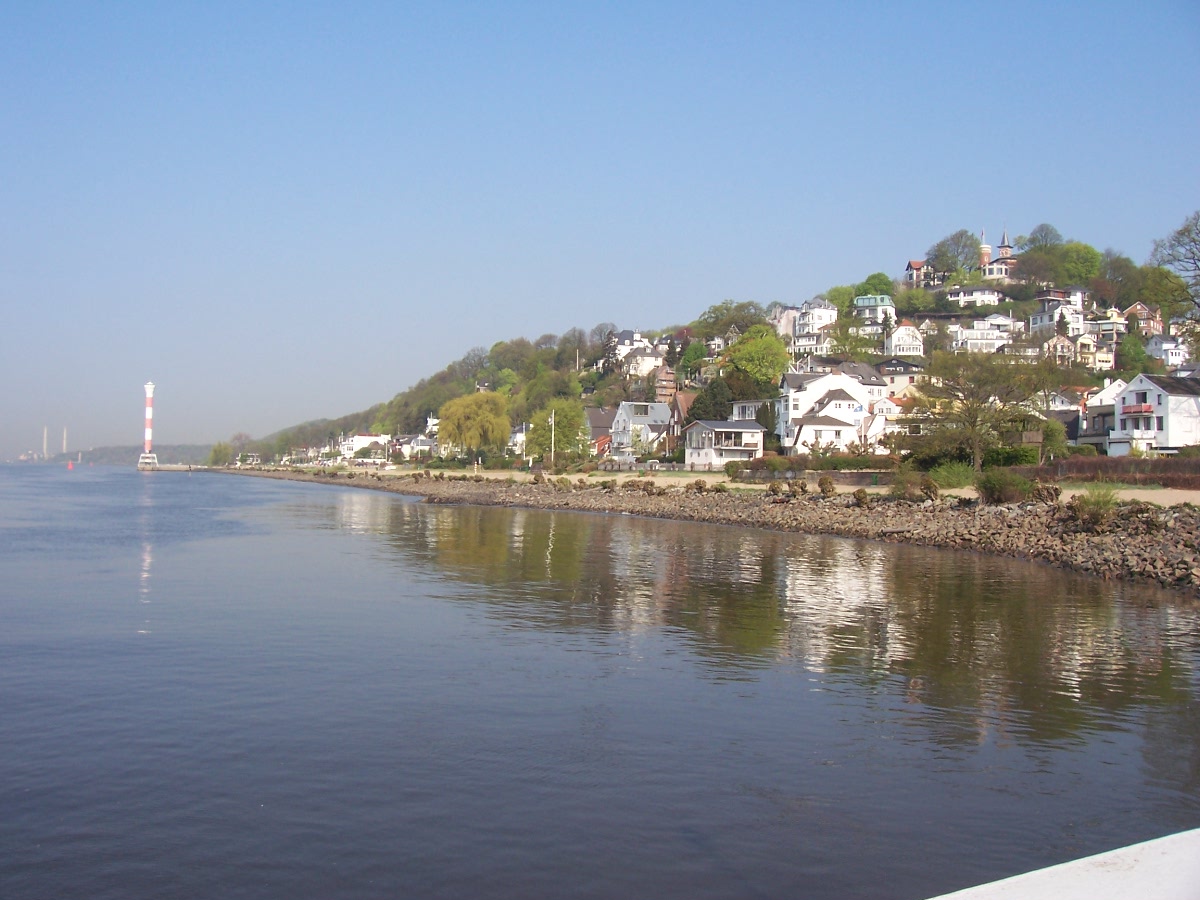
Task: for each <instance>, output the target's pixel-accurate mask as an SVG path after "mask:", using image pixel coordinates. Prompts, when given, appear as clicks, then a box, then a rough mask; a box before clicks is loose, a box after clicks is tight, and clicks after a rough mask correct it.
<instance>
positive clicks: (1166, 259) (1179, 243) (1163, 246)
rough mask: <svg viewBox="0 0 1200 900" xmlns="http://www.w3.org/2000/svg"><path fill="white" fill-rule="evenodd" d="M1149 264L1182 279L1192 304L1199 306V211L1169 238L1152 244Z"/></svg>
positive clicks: (1188, 218)
mask: <svg viewBox="0 0 1200 900" xmlns="http://www.w3.org/2000/svg"><path fill="white" fill-rule="evenodd" d="M1150 262H1151V263H1153V264H1154V265H1156V266H1162V267H1163V268H1166V269H1170V270H1171V271H1172V272H1174V273H1175V274H1176V275H1178V276H1179V277H1180V278H1182V279H1183V281H1184V283H1185V284H1186V285H1187V288H1188V293H1189V295H1190V296H1191V299H1192V302H1193V303H1195V304H1197V305H1200V210H1198V211H1196V212H1194V213H1192V214H1191V215H1190V216H1188V217H1187V218H1186V219H1185V220H1184V222H1183V224H1182V225H1180V226H1179V228H1177V229H1175V231H1173V232H1172V233H1171V234H1170V235H1169V236H1167V237H1165V238H1163V239H1162V240H1160V241H1155V242H1154V251H1153V252H1152V253H1151V254H1150Z"/></svg>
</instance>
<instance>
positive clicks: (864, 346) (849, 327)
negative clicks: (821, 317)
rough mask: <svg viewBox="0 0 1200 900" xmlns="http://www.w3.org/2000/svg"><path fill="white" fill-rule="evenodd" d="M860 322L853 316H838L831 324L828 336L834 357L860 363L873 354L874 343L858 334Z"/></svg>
mask: <svg viewBox="0 0 1200 900" xmlns="http://www.w3.org/2000/svg"><path fill="white" fill-rule="evenodd" d="M861 322H862V320H861V319H859V318H857V317H854V316H838V320H837V321H836V322H834V323H833V328H832V329H831V331H830V336H831V337H832V338H833V354H834V356H842V357H845V358H847V359H853V360H855V361H857V362H861V361H862V360H864V359H866V358H867V356H868V355H869V354H870V353H872V352H874V350H875V341H873V340H872V339H871V338H869V337H867V336H866V335H863V334H861V333H860V332H859V330H858V326H859V325H860V324H861Z"/></svg>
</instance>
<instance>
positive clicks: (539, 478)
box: [533, 472, 546, 484]
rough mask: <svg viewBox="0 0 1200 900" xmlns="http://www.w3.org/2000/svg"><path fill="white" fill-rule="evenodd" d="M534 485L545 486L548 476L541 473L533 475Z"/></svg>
mask: <svg viewBox="0 0 1200 900" xmlns="http://www.w3.org/2000/svg"><path fill="white" fill-rule="evenodd" d="M533 483H534V484H545V483H546V476H545V475H543V474H542V473H541V472H534V473H533Z"/></svg>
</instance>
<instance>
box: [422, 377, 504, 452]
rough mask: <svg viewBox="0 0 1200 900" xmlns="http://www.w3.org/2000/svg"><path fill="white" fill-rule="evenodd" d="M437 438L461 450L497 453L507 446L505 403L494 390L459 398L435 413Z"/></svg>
mask: <svg viewBox="0 0 1200 900" xmlns="http://www.w3.org/2000/svg"><path fill="white" fill-rule="evenodd" d="M438 418H439V419H440V420H441V421H440V423H439V425H438V439H439V441H440V442H441V443H444V444H447V445H451V446H456V447H462V448H463V449H464V450H467V451H472V450H500V449H503V448H504V446H505V444H507V443H508V437H509V427H510V426H509V421H508V401H507V400H506V399H505V398H504V397H503V396H502V395H500V394H497V393H496V392H495V391H480V392H478V393H474V394H467V395H466V396H465V397H458V398H457V399H454V400H451V401H450V402H449V403H447V404H445V405H444V406H443V407H442V408H441V410H440V411H439V412H438Z"/></svg>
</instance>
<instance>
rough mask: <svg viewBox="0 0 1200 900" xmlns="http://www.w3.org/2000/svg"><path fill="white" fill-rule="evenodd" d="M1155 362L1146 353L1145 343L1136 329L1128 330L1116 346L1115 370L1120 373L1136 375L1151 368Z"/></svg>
mask: <svg viewBox="0 0 1200 900" xmlns="http://www.w3.org/2000/svg"><path fill="white" fill-rule="evenodd" d="M1153 362H1155V360H1154V359H1153V357H1151V356H1150V355H1149V354H1148V353H1147V352H1146V342H1145V341H1143V340H1142V336H1141V335H1140V334H1138V332H1137V329H1136V328H1135V329H1130V330H1129V331H1128V332H1126V334H1125V336H1124V337H1122V338H1121V343H1120V344H1118V345H1117V360H1116V366H1117V369H1118V370H1119V371H1121V372H1130V373H1133V374H1138V373H1140V372H1145V371H1147V370H1149V369H1150V368H1151V363H1153Z"/></svg>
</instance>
